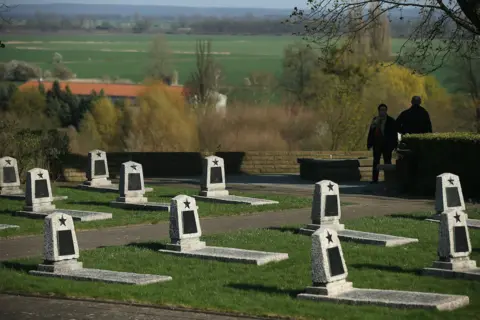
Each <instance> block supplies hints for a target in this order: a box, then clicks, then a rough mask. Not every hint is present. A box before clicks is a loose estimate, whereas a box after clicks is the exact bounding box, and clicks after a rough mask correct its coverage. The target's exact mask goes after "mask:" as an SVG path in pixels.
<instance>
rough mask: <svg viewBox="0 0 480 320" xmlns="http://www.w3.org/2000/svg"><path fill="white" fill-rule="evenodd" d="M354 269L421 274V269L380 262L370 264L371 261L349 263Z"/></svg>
mask: <svg viewBox="0 0 480 320" xmlns="http://www.w3.org/2000/svg"><path fill="white" fill-rule="evenodd" d="M350 266H351V267H353V268H356V269H360V270H361V269H372V270H377V271H388V272H395V273H411V274H415V275H421V274H422V270H421V269H404V268H402V267H397V266H384V265H381V264H371V263H357V264H352V265H350Z"/></svg>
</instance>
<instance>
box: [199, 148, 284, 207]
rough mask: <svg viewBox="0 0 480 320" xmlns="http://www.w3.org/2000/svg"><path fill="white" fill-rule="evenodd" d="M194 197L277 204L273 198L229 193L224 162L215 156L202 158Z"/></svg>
mask: <svg viewBox="0 0 480 320" xmlns="http://www.w3.org/2000/svg"><path fill="white" fill-rule="evenodd" d="M194 197H195V198H196V199H198V200H203V201H210V202H220V203H229V204H249V205H252V206H259V205H266V204H278V201H273V200H267V199H257V198H249V197H240V196H235V195H230V194H229V192H228V190H227V189H226V181H225V164H224V161H223V159H222V158H220V157H217V156H209V157H205V158H203V160H202V178H201V179H200V193H199V195H198V196H194Z"/></svg>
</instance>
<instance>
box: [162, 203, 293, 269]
mask: <svg viewBox="0 0 480 320" xmlns="http://www.w3.org/2000/svg"><path fill="white" fill-rule="evenodd" d="M170 207H171V209H170V243H167V244H166V246H165V249H162V250H159V251H160V252H163V253H170V254H176V255H183V256H187V257H197V258H201V259H210V260H219V261H225V262H239V263H250V264H256V265H263V264H266V263H269V262H272V261H281V260H285V259H288V254H286V253H276V252H264V251H256V250H243V249H236V248H222V247H211V246H207V245H206V244H205V242H204V241H200V237H201V236H202V229H201V226H200V220H199V217H198V207H197V204H196V201H195V199H194V198H192V197H189V196H186V195H178V196H176V197H175V198H173V199H172V201H171V205H170Z"/></svg>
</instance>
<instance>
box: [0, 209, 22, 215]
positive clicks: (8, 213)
mask: <svg viewBox="0 0 480 320" xmlns="http://www.w3.org/2000/svg"><path fill="white" fill-rule="evenodd" d="M19 210H20V209H19ZM14 212H15V211H14V210H7V209H3V210H0V214H7V215H12V214H13V213H14Z"/></svg>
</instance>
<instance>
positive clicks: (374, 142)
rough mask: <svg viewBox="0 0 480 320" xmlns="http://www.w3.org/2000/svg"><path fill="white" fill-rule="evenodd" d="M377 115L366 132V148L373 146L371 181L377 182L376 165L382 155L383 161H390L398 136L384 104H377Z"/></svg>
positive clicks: (387, 162)
mask: <svg viewBox="0 0 480 320" xmlns="http://www.w3.org/2000/svg"><path fill="white" fill-rule="evenodd" d="M377 109H378V116H376V117H375V118H373V121H372V124H371V125H370V130H369V132H368V139H367V148H368V150H370V149H372V148H373V168H372V183H377V182H378V175H379V171H378V165H379V164H380V158H381V157H382V156H383V163H385V164H391V163H392V152H393V150H394V149H396V148H397V144H398V136H397V130H396V127H395V119H393V118H392V117H390V116H389V115H388V114H387V111H388V107H387V105H386V104H383V103H382V104H381V105H379V106H378V108H377Z"/></svg>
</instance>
